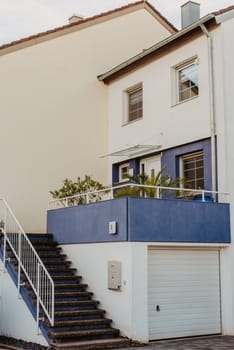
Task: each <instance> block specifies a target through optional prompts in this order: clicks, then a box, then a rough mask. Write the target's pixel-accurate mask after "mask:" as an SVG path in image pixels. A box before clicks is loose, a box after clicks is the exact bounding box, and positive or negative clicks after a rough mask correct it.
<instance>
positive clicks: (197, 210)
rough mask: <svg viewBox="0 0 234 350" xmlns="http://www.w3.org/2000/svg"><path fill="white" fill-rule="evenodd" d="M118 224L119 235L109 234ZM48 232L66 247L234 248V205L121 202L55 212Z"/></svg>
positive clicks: (154, 201)
mask: <svg viewBox="0 0 234 350" xmlns="http://www.w3.org/2000/svg"><path fill="white" fill-rule="evenodd" d="M109 221H116V222H117V227H118V231H117V234H116V235H110V234H109V230H108V227H109ZM47 231H48V232H53V233H54V234H55V238H56V240H57V241H58V242H59V243H60V244H73V243H75V244H76V243H101V242H123V241H125V242H126V241H129V242H131V241H136V242H187V243H230V214H229V204H220V203H219V204H217V203H212V202H206V203H202V202H199V201H192V200H191V201H188V200H181V199H174V200H171V199H169V200H168V199H145V198H120V199H116V200H110V201H105V202H99V203H93V204H88V205H82V206H77V207H72V208H63V209H57V210H50V211H48V213H47Z"/></svg>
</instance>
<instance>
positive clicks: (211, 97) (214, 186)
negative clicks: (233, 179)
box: [200, 24, 217, 200]
mask: <svg viewBox="0 0 234 350" xmlns="http://www.w3.org/2000/svg"><path fill="white" fill-rule="evenodd" d="M200 28H201V30H202V32H203V33H204V34H205V36H206V38H207V47H208V66H209V100H210V137H211V180H212V191H216V190H217V184H216V181H217V180H216V179H217V177H216V175H217V174H216V171H217V164H216V159H217V158H216V138H215V131H216V130H215V102H214V62H213V42H212V37H211V36H210V33H209V32H208V30H207V29H206V27H205V26H204V24H200ZM213 199H214V200H215V199H216V196H215V195H213Z"/></svg>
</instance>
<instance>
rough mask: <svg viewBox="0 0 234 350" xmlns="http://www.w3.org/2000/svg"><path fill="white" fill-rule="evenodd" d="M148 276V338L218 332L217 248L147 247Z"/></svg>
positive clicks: (218, 286) (218, 285) (218, 287)
mask: <svg viewBox="0 0 234 350" xmlns="http://www.w3.org/2000/svg"><path fill="white" fill-rule="evenodd" d="M148 275H149V309H148V312H149V339H150V340H155V339H163V338H173V337H186V336H193V335H204V334H216V333H220V282H219V252H218V251H217V250H216V251H204V250H203V251H196V250H190V251H189V250H149V274H148ZM157 305H159V307H160V311H157V310H156V306H157Z"/></svg>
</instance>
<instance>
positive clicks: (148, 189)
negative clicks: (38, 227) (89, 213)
mask: <svg viewBox="0 0 234 350" xmlns="http://www.w3.org/2000/svg"><path fill="white" fill-rule="evenodd" d="M124 188H129V189H138V195H139V196H140V197H143V198H149V197H151V198H152V197H153V198H158V199H159V198H164V199H167V198H168V197H169V198H170V196H169V195H168V193H169V192H170V191H172V192H174V193H175V195H174V197H176V198H185V199H186V198H187V199H189V198H191V197H194V196H196V195H200V196H201V201H202V202H206V201H207V198H206V197H207V196H209V197H211V198H212V199H213V200H214V201H218V199H219V198H220V197H221V196H227V195H228V193H226V192H218V191H210V190H200V189H199V190H197V189H190V188H181V187H165V186H150V185H140V184H135V183H125V184H123V185H118V186H114V187H106V188H104V189H102V190H97V191H92V192H85V193H80V194H77V195H75V196H69V197H64V198H57V199H52V200H49V202H48V210H51V209H58V208H63V207H70V206H74V205H78V204H89V203H94V202H98V201H103V200H108V199H114V198H116V196H115V194H116V193H117V192H118V190H121V189H124ZM165 193H167V195H168V197H167V195H166V194H165ZM127 195H128V194H126V196H127Z"/></svg>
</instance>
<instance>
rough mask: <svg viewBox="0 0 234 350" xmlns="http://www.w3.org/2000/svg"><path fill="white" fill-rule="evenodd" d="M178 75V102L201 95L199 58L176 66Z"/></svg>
mask: <svg viewBox="0 0 234 350" xmlns="http://www.w3.org/2000/svg"><path fill="white" fill-rule="evenodd" d="M176 75H177V102H183V101H186V100H189V99H191V98H193V97H195V96H198V95H199V83H198V62H197V59H194V60H192V61H190V62H188V63H186V64H184V65H180V66H178V67H176Z"/></svg>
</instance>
